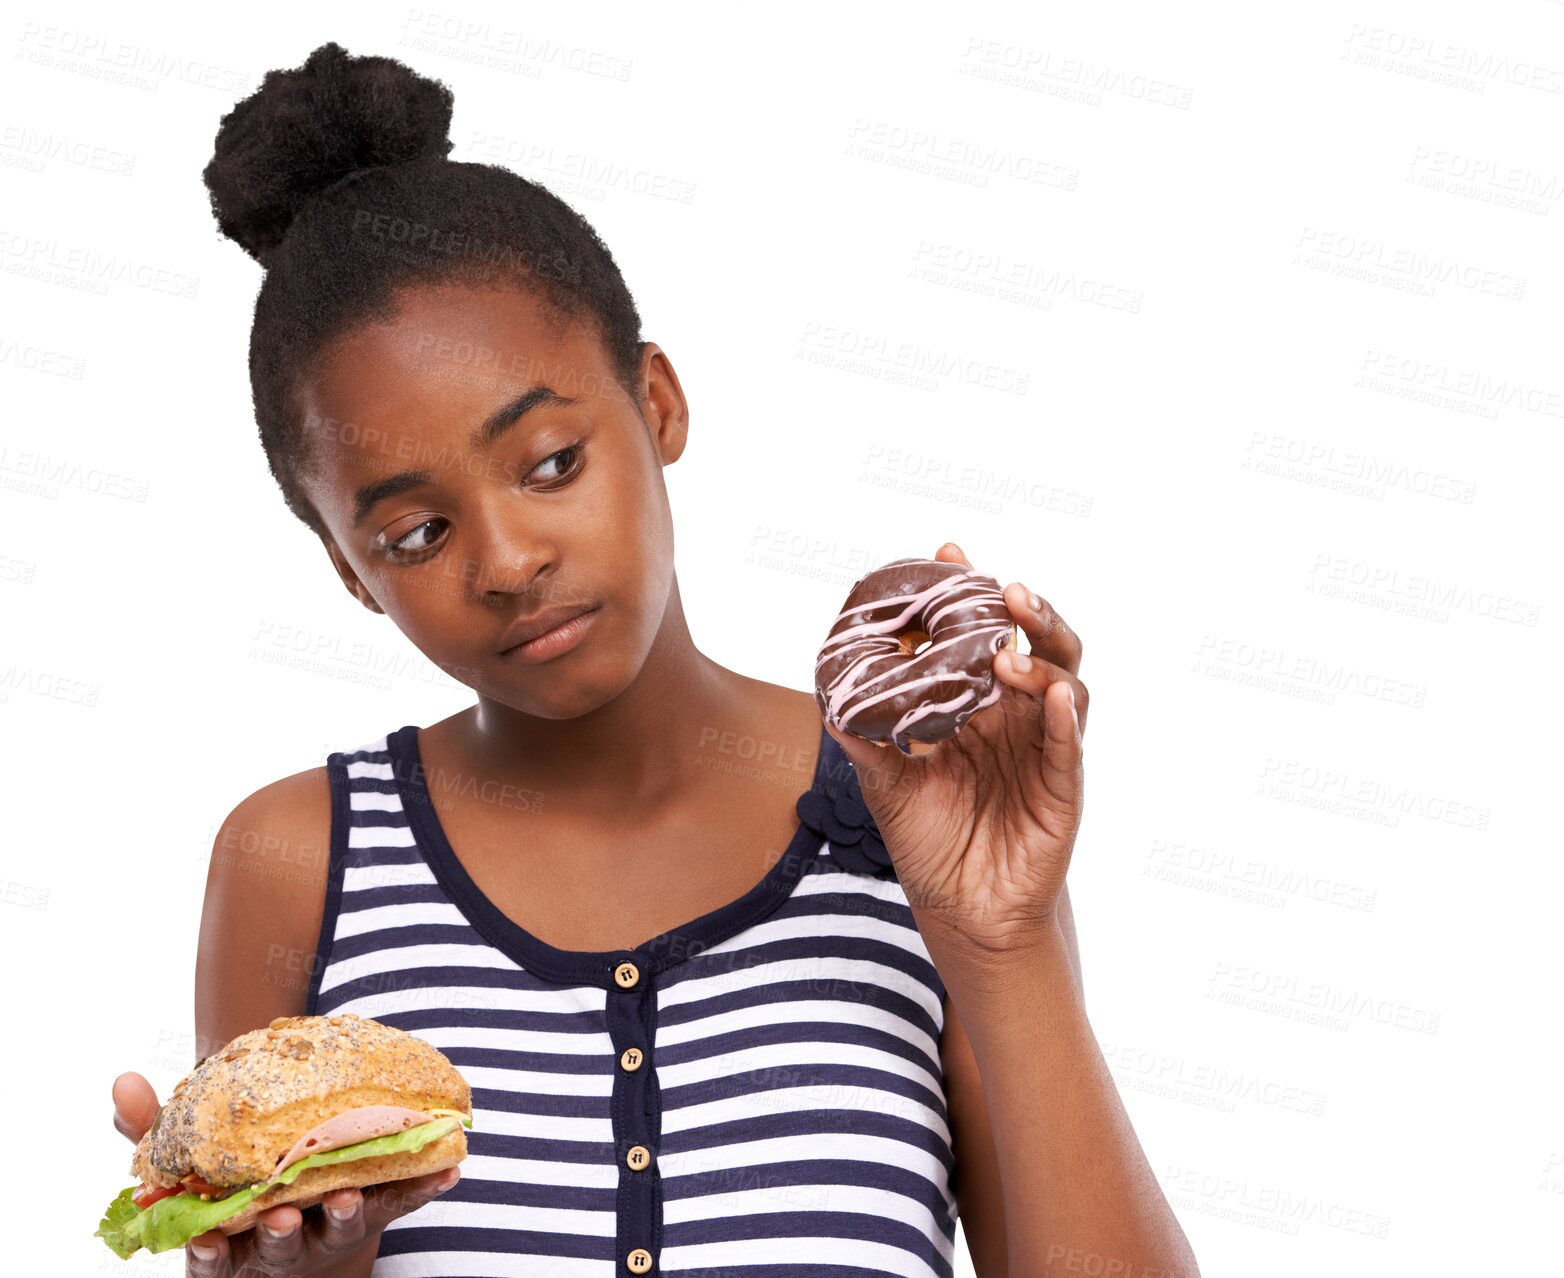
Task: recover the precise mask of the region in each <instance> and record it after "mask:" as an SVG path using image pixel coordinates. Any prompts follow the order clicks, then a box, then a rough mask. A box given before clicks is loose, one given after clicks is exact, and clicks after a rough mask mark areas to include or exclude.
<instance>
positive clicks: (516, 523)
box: [463, 494, 560, 605]
mask: <svg viewBox="0 0 1564 1278" xmlns="http://www.w3.org/2000/svg"><path fill="white" fill-rule="evenodd" d="M518 496H520V497H522V498H523V499H524V497H525V495H524V494H518ZM518 506H519V503H517V502H507V501H505V500H503V499H502V500H499V501H489V502H486V503H484V504H483V506H482V507H481V508H480V509H476V510H474V512H473V514H472V515H471V516H470V522H469V529H470V533H471V535H470V536H469V537H468V538H466V539H465V540H466V542H467V547H468V555H469V558H468V559H467V561H466V562H465V563H464V564H463V569H464V576H465V577H466V578H467V580H468V581H469V582H470V583H471V587H472V591H473V594H474V595H475V596H476V597H477V598H478V599H479V600H480V601H481V602H483V603H486V604H491V605H493V604H503V603H504V602H505V600H507V599H509V598H511V597H513V596H516V595H530V594H537V593H539V592H540V591H542V590H543V589H545V585H546V583H547V582H548V581H549V580H551V579H552V575H553V573H554V572H555V571H556V570H557V569H558V567H559V560H560V550H559V545H558V543H557V542H556V541H555V540H554V539H553V537H552V536H550V535H549V533H548V532H547V531H546V530H545V529H543V528H541V527H539V526H538V521H537V517H536V511H535V509H534V510H530V511H528V510H522V509H518Z"/></svg>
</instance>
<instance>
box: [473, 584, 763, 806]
mask: <svg viewBox="0 0 1564 1278" xmlns="http://www.w3.org/2000/svg"><path fill="white" fill-rule="evenodd" d="M757 690H758V685H757V684H756V683H755V681H753V680H750V679H746V678H745V677H743V676H741V675H738V674H735V673H734V672H733V671H731V670H727V669H725V668H724V667H722V666H719V665H718V664H717V663H716V662H714V661H712V660H711V659H710V658H708V657H707V656H705V654H703V653H702V652H700V651H699V650H698V649H697V648H696V647H695V643H694V640H693V639H692V638H691V636H690V631H689V626H688V624H687V623H686V621H685V617H684V608H683V605H682V603H681V602H680V599H679V585H678V579H677V578H675V579H674V581H673V584H672V587H671V589H670V591H669V598H668V608H667V611H666V613H665V615H664V619H663V624H662V626H661V627H660V628H659V630H658V633H657V638H656V639H655V640H654V642H653V644H652V648H651V650H650V652H649V653H648V654H647V659H646V661H645V662H644V663H643V664H642V666H641V670H640V672H639V673H638V674H637V676H636V678H635V680H634V682H632V683H631V684H630V685H629V687H627V688H625V690H624V691H623V692H621V693H620V694H619V695H618V696H616V697H614V698H612V699H611V700H610V701H608V702H606V703H605V704H603V705H601V706H598V707H597V708H596V709H594V710H590V711H588V712H587V713H585V714H581V715H577V716H575V717H573V718H569V719H544V718H539V717H538V716H536V715H528V714H523V713H521V712H520V711H518V710H515V709H513V708H512V707H510V706H507V705H504V704H502V703H500V702H498V701H494V700H492V699H490V698H488V697H484V696H482V695H481V694H480V696H479V698H478V702H477V704H476V705H474V706H472V707H471V708H469V709H467V710H464V711H462V712H461V713H460V714H458V715H456V716H453V722H452V724H451V727H452V729H453V734H452V735H453V737H454V738H456V739H457V740H458V741H459V742H460V744H459V746H458V748H459V749H460V750H461V751H462V753H463V754H464V755H465V756H466V757H467V759H468V761H469V766H470V767H471V768H472V771H473V772H474V774H479V775H489V774H499V777H500V778H501V779H512V778H513V777H514V773H515V771H516V770H517V769H518V768H520V767H524V768H525V771H526V783H527V785H528V786H529V787H531V788H533V789H536V790H540V791H542V792H543V793H544V794H555V795H559V796H560V797H561V798H562V799H567V800H568V801H569V802H570V803H571V804H572V805H573V806H574V805H577V804H589V803H593V802H604V803H611V804H612V807H611V808H610V809H609V810H610V811H614V810H623V809H624V808H625V807H629V806H633V807H634V808H635V809H637V810H644V809H647V808H650V807H653V806H655V805H656V804H657V803H658V802H659V801H662V800H664V799H666V798H667V797H669V796H672V795H675V794H677V793H678V792H680V791H681V790H682V789H683V788H684V786H685V785H686V783H687V782H688V781H689V780H690V779H691V778H692V776H694V775H695V774H696V773H697V772H698V771H699V770H700V763H701V759H702V757H703V752H704V753H705V754H710V753H711V752H712V749H713V745H712V743H713V742H714V741H715V740H716V739H717V738H718V736H720V734H722V733H726V732H739V731H743V730H744V728H745V726H746V725H751V724H753V722H754V719H753V718H752V717H751V716H750V715H748V714H747V713H746V710H747V709H748V707H750V706H753V705H754V698H755V695H756V692H757Z"/></svg>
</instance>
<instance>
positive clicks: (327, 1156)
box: [93, 1116, 472, 1260]
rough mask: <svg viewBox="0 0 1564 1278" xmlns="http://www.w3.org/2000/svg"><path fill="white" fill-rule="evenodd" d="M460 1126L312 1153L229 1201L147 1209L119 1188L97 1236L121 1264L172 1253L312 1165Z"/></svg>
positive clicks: (390, 1149)
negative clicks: (138, 1256) (137, 1256)
mask: <svg viewBox="0 0 1564 1278" xmlns="http://www.w3.org/2000/svg"><path fill="white" fill-rule="evenodd" d="M458 1122H461V1125H462V1126H464V1127H471V1126H472V1120H471V1117H470V1116H469V1117H468V1119H467V1120H466V1121H465V1122H463V1121H462V1120H459V1119H456V1118H437V1119H435V1120H434V1122H432V1123H420V1124H419V1125H418V1126H417V1127H409V1128H408V1129H407V1130H406V1131H400V1132H392V1133H391V1134H390V1135H389V1136H376V1137H374V1138H373V1139H372V1140H361V1141H359V1142H358V1143H357V1144H356V1145H343V1146H342V1147H341V1148H340V1149H328V1150H326V1151H325V1153H322V1154H310V1155H308V1156H307V1157H305V1158H301V1159H299V1161H298V1162H296V1163H294V1164H292V1165H291V1166H290V1167H288V1168H287V1169H286V1170H284V1171H283V1172H282V1174H281V1175H279V1176H274V1177H273V1178H272V1179H270V1180H263V1181H258V1182H257V1183H256V1184H254V1185H247V1186H246V1187H245V1188H243V1189H240V1190H237V1191H235V1192H234V1193H232V1194H229V1195H228V1196H227V1197H226V1198H214V1199H210V1200H208V1199H203V1198H202V1197H201V1196H200V1195H199V1194H188V1193H187V1194H172V1195H170V1196H169V1197H167V1198H159V1199H158V1200H157V1202H155V1203H153V1204H152V1206H150V1207H147V1208H141V1207H138V1206H136V1204H135V1203H133V1202H132V1201H131V1198H130V1196H131V1195H132V1194H133V1193H135V1192H136V1188H137V1187H136V1186H135V1185H130V1186H127V1187H126V1188H125V1189H123V1190H121V1191H120V1193H119V1195H118V1197H116V1198H115V1199H114V1201H113V1202H112V1203H110V1204H109V1207H108V1210H107V1211H106V1212H105V1213H104V1214H103V1219H102V1221H100V1222H99V1224H98V1227H97V1229H95V1230H94V1231H93V1237H95V1238H102V1239H103V1241H104V1242H106V1243H107V1244H108V1245H109V1247H110V1248H111V1249H112V1250H113V1252H114V1254H115V1255H116V1256H118V1257H119V1258H120V1259H121V1260H128V1259H129V1258H130V1257H131V1256H132V1255H133V1254H134V1253H135V1252H136V1251H137V1250H138V1249H139V1248H141V1247H145V1248H146V1249H147V1250H148V1251H150V1252H159V1251H172V1250H173V1249H174V1248H175V1247H183V1246H184V1245H185V1244H186V1243H187V1242H189V1241H190V1240H191V1239H192V1238H194V1237H196V1236H197V1235H198V1234H204V1233H205V1232H206V1231H207V1230H209V1229H215V1228H216V1227H217V1226H218V1225H220V1224H221V1223H222V1222H223V1221H225V1220H227V1219H228V1218H229V1217H230V1216H236V1215H238V1214H239V1213H240V1212H242V1211H243V1210H244V1209H245V1207H246V1206H248V1205H249V1203H250V1200H251V1199H253V1198H255V1197H257V1196H258V1195H260V1194H263V1193H265V1192H266V1191H267V1190H268V1189H270V1188H272V1186H274V1185H291V1184H292V1183H293V1182H294V1181H295V1180H297V1179H298V1178H299V1177H300V1176H301V1175H303V1174H304V1173H305V1172H306V1171H308V1170H309V1169H310V1168H311V1167H324V1166H326V1165H327V1164H330V1163H348V1162H352V1161H354V1160H355V1159H359V1158H379V1157H381V1156H382V1155H385V1154H404V1153H412V1152H413V1151H414V1150H419V1149H422V1148H423V1147H424V1146H425V1145H427V1144H429V1143H430V1142H431V1141H435V1140H439V1139H440V1137H442V1136H444V1135H446V1134H447V1133H448V1132H452V1131H455V1130H456V1126H457V1124H458Z"/></svg>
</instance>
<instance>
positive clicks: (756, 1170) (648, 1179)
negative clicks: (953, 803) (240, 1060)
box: [308, 725, 957, 1278]
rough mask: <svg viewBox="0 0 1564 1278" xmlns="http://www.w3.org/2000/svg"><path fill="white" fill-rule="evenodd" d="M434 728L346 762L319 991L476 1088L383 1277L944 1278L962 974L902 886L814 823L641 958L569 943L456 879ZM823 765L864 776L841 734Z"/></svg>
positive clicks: (375, 744)
mask: <svg viewBox="0 0 1564 1278" xmlns="http://www.w3.org/2000/svg"><path fill="white" fill-rule="evenodd" d="M417 733H418V729H417V727H416V725H409V726H407V727H403V728H401V729H399V730H397V731H396V732H392V733H390V734H388V735H387V736H384V737H380V738H378V739H376V740H374V741H371V742H368V743H366V744H365V745H363V746H361V747H360V748H358V749H356V750H350V751H338V752H334V753H333V754H331V755H330V757H329V758H328V760H327V771H328V774H329V776H330V779H331V790H332V812H333V817H332V833H331V873H330V878H329V886H328V889H327V899H326V911H325V917H324V919H323V920H322V924H321V932H320V941H319V947H318V950H317V954H316V956H315V963H314V965H313V967H312V975H311V984H310V992H309V1004H308V1011H309V1012H310V1013H312V1014H322V1015H325V1014H329V1013H332V1012H339V1011H351V1012H357V1013H358V1014H359V1015H361V1016H369V1017H373V1018H375V1019H376V1020H381V1021H384V1022H386V1023H387V1024H390V1025H395V1026H398V1027H399V1028H401V1029H404V1030H407V1031H408V1032H410V1033H413V1034H417V1035H419V1036H421V1037H423V1038H425V1039H427V1040H428V1041H429V1042H431V1043H433V1044H434V1045H435V1046H436V1047H438V1048H440V1050H441V1051H443V1052H444V1053H445V1054H446V1055H447V1056H448V1057H450V1059H451V1061H452V1063H453V1064H455V1065H456V1066H457V1068H458V1069H460V1070H461V1071H462V1073H463V1075H464V1076H465V1077H466V1078H467V1080H468V1082H469V1083H471V1085H472V1089H473V1110H474V1113H473V1129H472V1131H470V1132H469V1133H468V1148H469V1155H468V1158H467V1160H466V1162H464V1163H463V1164H462V1179H461V1180H460V1182H458V1184H457V1186H456V1187H455V1188H454V1189H453V1190H451V1191H450V1192H448V1193H447V1194H445V1195H442V1196H441V1197H440V1198H438V1199H436V1200H435V1201H433V1202H431V1203H429V1204H427V1205H426V1206H424V1207H422V1208H420V1209H419V1210H418V1211H415V1212H413V1213H411V1214H409V1215H407V1216H404V1217H401V1218H400V1219H398V1220H396V1221H394V1222H393V1223H392V1225H391V1226H390V1227H389V1228H388V1229H387V1230H386V1232H385V1234H384V1236H383V1238H382V1240H381V1246H380V1251H379V1254H378V1257H377V1259H376V1262H375V1265H374V1268H373V1273H374V1275H375V1278H432V1276H434V1275H439V1276H441V1278H500V1276H502V1275H504V1276H507V1278H509V1276H511V1275H517V1276H519V1275H548V1276H549V1278H618V1276H619V1275H624V1274H630V1273H636V1272H649V1273H652V1274H659V1273H661V1274H670V1275H682V1276H683V1278H695V1276H696V1275H701V1276H703V1278H717V1276H718V1275H722V1276H723V1278H742V1276H748V1278H762V1276H763V1278H867V1276H869V1275H897V1276H898V1278H951V1274H952V1258H953V1254H954V1240H955V1224H956V1211H957V1209H956V1203H955V1200H954V1198H953V1196H952V1194H951V1190H950V1183H951V1175H952V1173H953V1171H954V1161H953V1158H952V1153H951V1140H950V1131H949V1127H948V1120H947V1113H946V1104H945V1102H946V1096H945V1089H944V1077H943V1073H942V1071H941V1067H940V1057H939V1035H940V1031H941V1028H942V1026H943V1022H944V1017H943V1006H942V1000H943V997H944V992H945V990H944V985H943V983H942V981H941V980H940V977H939V975H938V973H937V972H936V970H935V968H934V965H933V963H932V962H931V961H930V959H929V955H928V951H927V950H926V949H925V948H924V945H923V942H922V939H921V937H920V936H919V934H918V931H917V928H916V926H915V924H914V921H913V917H912V912H911V909H910V908H909V906H908V904H907V899H906V896H905V895H904V893H903V891H902V889H901V887H900V885H899V884H898V883H897V882H896V880H895V877H894V875H893V874H888V873H882V874H872V873H861V872H858V867H857V865H856V863H854V862H853V860H852V858H851V857H849V856H847V855H846V852H845V851H844V852H843V854H842V855H841V856H838V857H833V856H832V849H831V844H830V842H829V841H828V839H827V838H826V837H824V836H823V835H822V834H821V833H819V832H818V831H816V830H813V829H811V828H810V827H809V826H807V825H805V824H803V823H800V825H799V827H798V832H797V834H796V835H795V837H794V839H793V841H792V843H791V844H790V845H789V847H788V849H787V851H786V853H785V854H784V855H783V856H782V857H781V858H780V859H779V860H777V861H776V862H775V864H774V865H773V866H772V867H771V869H770V870H769V871H768V872H767V874H766V876H765V878H764V879H763V880H762V881H761V882H760V883H758V884H757V885H756V886H755V887H754V888H753V889H752V890H751V891H750V892H748V893H746V894H745V895H744V896H743V897H741V898H739V900H737V901H734V902H731V903H730V904H729V905H726V906H724V907H722V908H721V909H719V910H716V911H713V912H712V913H710V914H707V915H704V916H702V917H701V918H699V919H696V920H694V921H693V922H691V923H689V924H687V925H685V926H683V927H681V928H678V929H675V930H672V931H670V932H666V933H664V934H662V935H661V936H659V937H657V938H654V939H653V940H650V941H647V942H645V943H644V944H643V945H641V946H638V947H636V948H635V949H631V950H619V951H608V952H602V953H591V952H583V951H570V950H563V949H557V948H555V947H553V946H551V945H548V944H546V943H544V942H543V941H541V940H539V939H538V938H536V937H534V936H532V935H531V934H530V933H528V932H526V931H524V930H523V929H522V928H520V927H519V926H517V925H516V924H515V923H513V922H512V921H511V920H510V919H508V918H507V917H506V916H505V915H503V914H502V913H501V912H500V911H499V909H498V908H497V907H496V906H495V905H494V904H493V903H492V902H491V901H490V900H489V899H488V898H487V897H485V896H484V895H483V894H482V893H481V892H480V891H479V890H478V888H477V886H476V885H475V884H474V883H473V881H472V879H471V878H470V877H469V876H468V875H467V873H466V871H465V870H464V869H463V867H462V865H461V863H460V861H459V860H458V859H457V858H456V856H455V854H454V853H453V851H452V850H451V847H450V844H449V842H448V841H447V839H446V837H445V834H444V831H443V830H442V829H441V827H440V824H439V820H438V818H437V816H436V815H435V811H434V807H433V805H432V803H431V801H430V798H429V792H428V789H427V786H426V784H425V778H424V770H423V767H422V763H421V760H420V758H419V754H418V742H417ZM828 775H835V776H837V777H844V776H845V777H848V778H850V777H851V767H850V765H849V764H848V763H847V760H846V756H845V755H843V754H842V752H841V748H840V747H839V746H838V745H837V744H836V743H835V742H834V741H833V740H831V738H830V736H829V735H828V734H826V733H824V732H822V734H821V743H820V758H819V762H818V764H817V767H816V772H815V777H814V781H813V783H812V787H811V788H812V791H820V787H821V783H822V779H823V778H824V777H826V776H828ZM852 784H854V785H856V782H855V781H854V782H852ZM850 865H851V866H852V867H853V868H848V867H849V866H850ZM625 960H628V961H629V962H630V963H632V964H634V965H635V968H636V969H637V971H638V972H639V979H638V980H636V981H635V984H634V988H631V989H626V988H623V987H622V984H621V983H620V982H618V981H616V979H615V976H614V969H615V967H616V965H619V964H621V963H623V962H624V961H625ZM626 1047H637V1048H639V1049H641V1050H642V1051H643V1052H644V1057H643V1060H644V1063H643V1064H642V1065H641V1066H640V1067H639V1068H638V1069H634V1070H629V1069H626V1068H625V1067H624V1066H623V1065H622V1063H621V1052H623V1051H624V1050H625V1048H626ZM636 1144H640V1145H644V1146H645V1147H646V1148H647V1149H648V1150H649V1151H650V1152H651V1154H652V1159H651V1163H650V1166H649V1167H648V1168H647V1169H646V1170H643V1171H635V1170H632V1169H631V1168H630V1167H629V1166H628V1165H627V1163H626V1161H625V1154H626V1151H627V1150H629V1149H630V1148H631V1147H632V1146H633V1145H636ZM634 1248H644V1249H645V1250H646V1251H647V1252H648V1253H649V1254H650V1257H651V1264H650V1267H649V1268H643V1269H636V1268H635V1267H634V1266H633V1265H631V1264H629V1263H627V1255H628V1253H629V1252H630V1251H631V1250H632V1249H634Z"/></svg>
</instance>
